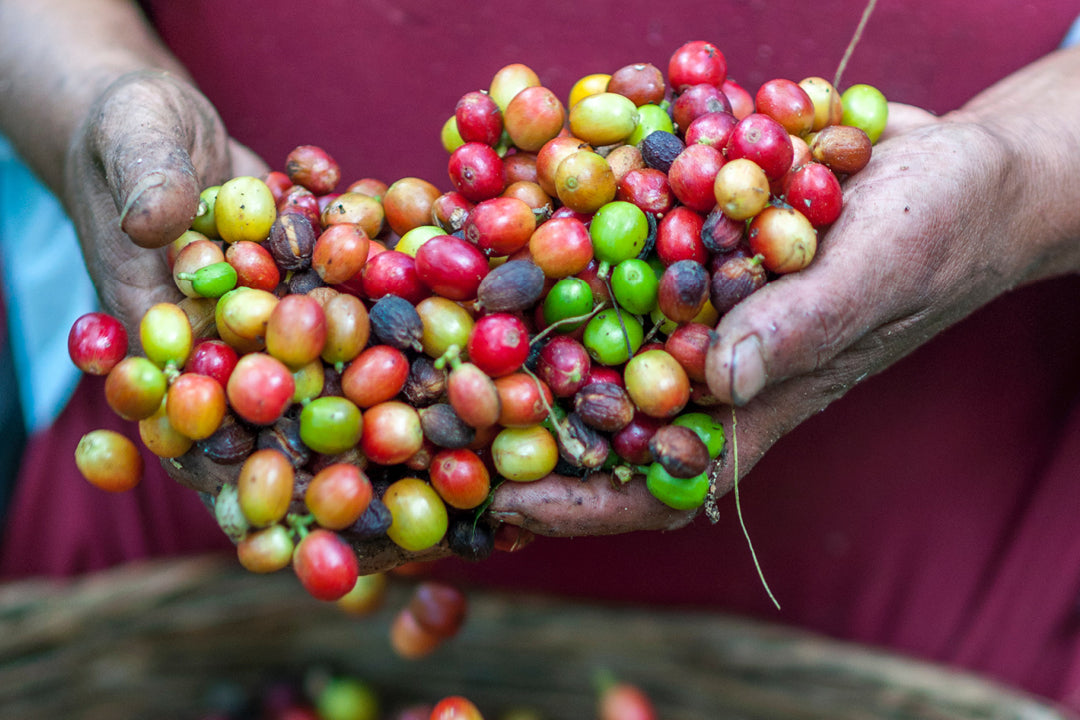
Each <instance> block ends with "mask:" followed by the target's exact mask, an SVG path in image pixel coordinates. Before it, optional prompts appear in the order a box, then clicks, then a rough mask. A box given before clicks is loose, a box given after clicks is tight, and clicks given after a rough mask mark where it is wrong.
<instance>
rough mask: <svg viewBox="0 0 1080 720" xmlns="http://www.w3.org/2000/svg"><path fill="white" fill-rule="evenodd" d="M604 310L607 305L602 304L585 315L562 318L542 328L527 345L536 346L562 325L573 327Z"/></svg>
mask: <svg viewBox="0 0 1080 720" xmlns="http://www.w3.org/2000/svg"><path fill="white" fill-rule="evenodd" d="M605 308H607V303H606V302H602V303H599V304H598V305H597V306H596V307H594V308H593V309H592V310H590V311H589V312H587V313H585V314H584V315H575V316H573V317H565V318H562V319H561V320H556V321H555V322H553V323H551V324H550V325H548V326H547V327H546V328H544V329H543V330H541V331H540V332H538V333H536V335H534V336H533V338H532V340H530V341H529V345H536V344H537V343H539V342H540V341H541V340H543V339H544V338H545V337H547V336H548V335H550V334H551V333H552V332H554V331H555V330H557V329H558V328H560V327H562V326H563V325H573V324H575V323H582V322H585V321H586V320H591V319H592V318H593V316H594V315H596V314H597V313H599V312H600V311H601V310H604V309H605Z"/></svg>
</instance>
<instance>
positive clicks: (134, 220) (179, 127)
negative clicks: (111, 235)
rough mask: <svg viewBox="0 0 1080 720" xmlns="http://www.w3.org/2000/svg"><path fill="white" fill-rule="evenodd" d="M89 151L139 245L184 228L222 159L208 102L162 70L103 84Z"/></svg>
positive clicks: (222, 169) (223, 147)
mask: <svg viewBox="0 0 1080 720" xmlns="http://www.w3.org/2000/svg"><path fill="white" fill-rule="evenodd" d="M90 150H91V154H92V156H93V158H94V160H95V161H96V163H97V164H98V166H99V167H101V168H102V169H103V170H104V174H105V179H106V182H107V183H108V186H109V191H110V193H111V194H112V199H113V202H114V203H115V205H116V212H117V214H118V216H119V224H120V229H121V230H122V231H123V232H124V233H125V234H127V235H128V237H130V238H131V240H132V241H133V242H134V243H135V244H136V245H139V246H140V247H144V248H154V247H162V246H164V245H167V244H168V243H170V242H172V241H173V240H175V239H176V238H177V237H179V236H180V235H181V234H182V233H183V232H184V231H185V230H187V229H188V227H190V225H191V221H192V219H193V218H194V217H195V214H196V211H197V210H198V205H199V192H200V191H201V189H202V188H203V187H205V186H206V185H208V184H212V183H213V182H217V181H218V180H219V179H220V178H222V177H224V175H225V173H226V171H227V169H228V166H229V155H228V141H227V136H226V134H225V129H224V126H223V124H222V123H221V121H220V119H219V118H218V116H217V113H216V111H215V110H214V108H213V107H212V106H211V105H210V103H209V101H207V100H206V98H205V97H203V96H202V95H201V94H200V93H198V92H197V91H195V90H194V89H193V88H191V87H190V86H189V85H187V84H185V83H183V82H181V81H179V80H177V79H176V78H174V77H172V76H170V75H167V74H165V73H140V74H137V75H135V76H127V77H125V78H124V79H122V80H121V81H119V82H118V83H117V84H116V85H115V86H114V87H113V88H112V89H111V90H110V92H109V93H108V95H107V96H106V98H105V99H104V100H103V102H102V104H101V107H100V112H99V113H98V115H97V118H96V123H95V129H94V132H93V135H92V137H91V148H90Z"/></svg>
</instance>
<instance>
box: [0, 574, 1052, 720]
mask: <svg viewBox="0 0 1080 720" xmlns="http://www.w3.org/2000/svg"><path fill="white" fill-rule="evenodd" d="M410 585H411V583H409V582H407V581H405V580H402V581H400V582H399V581H395V582H392V583H391V587H390V591H389V596H388V598H387V602H386V603H385V605H384V607H383V609H382V610H380V611H378V612H376V613H375V614H373V615H371V616H367V617H362V618H357V617H355V616H349V615H346V614H345V613H343V612H342V611H340V610H339V609H338V608H337V607H336V606H335V605H333V604H327V603H320V602H318V601H315V600H313V599H311V598H310V597H309V596H307V595H306V593H305V592H304V591H303V590H302V589H301V588H300V586H299V584H298V583H297V582H296V581H295V579H294V578H293V576H292V575H291V574H290V573H287V572H282V573H278V574H275V575H271V576H256V575H251V574H249V573H247V572H245V571H243V570H241V569H239V568H238V567H237V566H236V564H235V563H234V562H231V561H229V560H228V559H222V558H195V559H186V560H179V561H167V562H158V563H150V564H140V565H132V566H128V567H124V568H121V569H117V570H112V571H108V572H105V573H101V574H96V575H92V576H88V577H85V578H81V579H78V580H75V581H70V582H64V583H58V582H43V581H34V582H28V583H20V584H13V585H8V586H6V587H3V588H0V717H2V718H4V719H5V720H6V719H8V718H11V719H13V720H14V719H16V718H17V719H18V720H38V719H39V718H40V719H41V720H46V719H48V720H57V719H59V718H63V719H65V720H69V719H71V718H87V719H92V720H96V719H98V718H100V719H101V720H105V719H108V720H120V719H124V718H155V719H156V720H161V719H169V718H178V719H179V718H185V719H187V718H198V717H199V716H200V713H202V712H205V710H206V709H207V705H206V703H207V697H208V694H209V693H211V692H212V691H213V690H214V688H215V687H218V688H220V686H221V684H222V683H223V682H228V683H232V684H234V685H235V686H236V687H243V688H246V689H255V688H258V687H259V686H260V685H261V684H262V683H265V682H266V681H267V680H268V679H269V678H273V677H279V676H281V675H283V674H289V673H293V674H297V673H300V672H302V671H303V670H304V669H305V668H311V667H317V666H320V665H329V666H331V667H335V668H338V669H342V670H346V671H348V672H351V673H355V674H356V675H357V676H359V677H362V678H364V679H366V680H367V681H369V682H370V683H371V684H372V685H373V686H374V687H375V688H376V690H377V691H378V693H379V694H380V697H381V698H382V699H383V702H384V705H385V706H386V707H388V708H389V707H392V706H393V705H394V704H395V703H397V704H398V705H399V706H400V705H401V704H403V703H408V702H412V703H415V702H424V701H426V702H433V701H435V700H437V699H439V698H441V697H444V696H446V695H450V694H464V695H466V696H468V697H470V698H471V699H472V700H473V701H474V702H476V704H477V705H478V706H479V707H480V709H481V710H482V711H483V712H484V714H485V717H486V718H488V719H489V720H497V719H498V718H499V716H500V714H502V713H503V712H504V711H506V710H507V709H509V708H512V707H529V708H533V709H535V710H537V711H539V712H540V714H541V716H542V717H543V718H545V719H546V720H558V719H562V718H565V719H566V720H590V718H593V717H595V711H594V707H595V699H596V695H595V690H594V685H593V680H594V678H595V675H596V672H597V671H598V669H600V668H604V669H607V670H610V671H611V672H613V673H614V674H615V675H616V676H617V677H620V678H622V679H626V680H629V681H631V682H634V683H636V684H638V685H639V686H641V687H642V688H643V689H644V690H645V691H646V692H647V693H648V694H649V695H650V696H651V697H652V699H653V700H654V701H655V703H656V705H657V707H658V710H659V712H660V717H661V718H664V720H691V719H693V720H722V719H724V718H738V719H740V720H756V719H761V720H764V719H765V718H768V719H769V720H811V719H815V720H816V719H819V718H821V719H824V718H828V719H829V720H844V719H850V720H874V719H877V718H881V719H885V718H889V719H891V720H901V719H906V718H913V719H914V718H918V719H920V720H928V719H929V720H946V719H957V720H959V719H961V718H964V719H968V718H1001V719H1005V718H1017V719H1019V718H1023V719H1024V720H1051V719H1061V720H1064V719H1066V718H1068V719H1069V720H1072V716H1070V715H1068V714H1067V713H1065V712H1064V711H1062V710H1060V709H1056V708H1054V707H1051V706H1050V705H1048V704H1045V703H1043V702H1041V701H1039V700H1037V699H1035V698H1032V697H1028V696H1025V695H1023V694H1020V693H1016V692H1013V691H1010V690H1008V689H1006V688H1003V687H1000V686H998V685H995V684H992V683H989V682H986V681H984V680H981V679H978V678H975V677H972V676H970V675H966V674H961V673H957V672H953V671H950V670H947V669H944V668H942V667H938V666H934V665H929V664H924V663H919V662H913V661H911V660H909V659H906V658H900V657H896V656H890V655H886V654H883V653H879V652H873V651H870V650H867V649H864V648H860V647H855V646H852V645H848V644H843V643H838V642H833V641H829V640H825V639H822V638H821V637H818V636H815V635H809V634H804V633H801V632H796V631H792V630H790V629H786V628H780V627H776V626H772V625H767V624H760V623H754V622H747V621H745V620H742V619H734V618H729V617H722V616H721V617H718V616H714V615H698V614H689V613H662V612H656V611H651V610H650V611H645V610H640V609H628V608H622V607H608V606H596V605H589V604H580V603H576V604H570V603H559V602H554V601H551V600H545V599H541V598H534V597H518V596H514V597H508V596H502V595H495V594H486V593H482V592H477V591H473V592H471V593H470V594H469V598H470V606H469V607H470V610H469V618H468V620H467V622H466V625H465V627H464V628H463V629H462V631H461V633H460V634H459V635H458V636H457V637H456V638H454V639H453V640H451V641H450V642H448V643H446V644H445V645H443V646H442V647H440V648H439V649H438V650H437V651H436V652H435V653H434V654H433V655H431V656H429V657H427V658H425V659H423V660H404V659H401V658H399V657H397V656H395V655H394V654H393V652H392V651H391V650H390V647H389V640H388V627H389V622H390V619H391V617H392V615H393V613H394V612H396V609H397V608H399V607H401V606H402V605H403V604H404V602H405V601H406V599H407V597H408V594H409V591H410Z"/></svg>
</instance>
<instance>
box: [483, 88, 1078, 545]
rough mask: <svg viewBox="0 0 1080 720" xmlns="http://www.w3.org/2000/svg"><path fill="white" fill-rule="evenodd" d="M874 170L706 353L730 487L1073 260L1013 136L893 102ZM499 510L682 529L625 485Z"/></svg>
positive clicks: (557, 530) (549, 484)
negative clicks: (940, 336) (898, 369)
mask: <svg viewBox="0 0 1080 720" xmlns="http://www.w3.org/2000/svg"><path fill="white" fill-rule="evenodd" d="M890 117H891V120H890V125H889V128H888V130H887V132H886V135H885V136H884V137H883V139H882V140H881V142H879V144H878V145H877V146H876V147H875V149H874V155H873V158H872V160H871V162H870V164H869V165H868V166H867V167H866V168H864V169H863V170H862V171H861V172H859V173H858V174H856V175H854V176H852V177H851V178H849V179H848V181H847V182H846V183H845V185H844V201H845V207H844V211H843V213H842V215H841V218H840V219H839V220H838V221H837V222H836V223H835V224H834V225H833V226H832V227H831V228H830V229H829V230H828V231H827V232H824V233H821V235H820V238H819V251H818V254H817V257H816V258H815V259H814V261H813V263H812V264H811V265H810V266H809V267H808V268H807V269H806V270H803V271H801V272H799V273H796V274H792V275H788V276H785V277H781V278H779V279H776V280H774V281H773V282H771V283H769V284H768V285H766V286H765V287H764V288H763V289H761V290H759V291H758V292H756V293H755V294H754V295H752V296H751V297H749V298H748V299H746V300H745V301H743V302H742V303H741V304H739V305H738V306H736V307H735V308H734V309H733V310H731V311H730V312H729V313H727V314H726V315H725V316H724V317H723V318H722V319H721V321H720V323H719V325H718V327H717V337H716V340H715V341H714V343H713V345H712V346H711V348H710V351H709V356H708V371H707V372H708V380H709V385H710V388H711V390H712V391H713V393H714V394H715V395H716V396H717V397H718V398H720V399H721V400H722V401H723V402H725V403H727V405H725V406H721V407H719V408H714V411H715V413H716V416H717V418H718V420H720V421H721V422H723V423H724V425H725V429H726V432H727V436H728V440H729V443H728V448H727V450H726V452H725V454H724V455H723V456H722V457H721V459H720V461H719V462H718V464H717V467H716V468H715V477H716V481H717V482H716V490H717V492H718V493H724V492H726V491H728V490H729V489H730V488H731V486H732V484H733V482H734V480H735V468H736V463H735V461H734V457H733V453H732V443H731V439H732V438H731V436H732V427H731V423H732V410H731V407H732V406H735V407H736V411H735V412H736V418H737V428H736V431H737V433H738V437H737V447H738V471H739V476H740V477H741V476H743V475H745V474H746V473H747V472H748V471H749V470H750V468H752V467H753V466H754V464H755V463H756V462H757V461H758V460H759V459H760V458H761V457H762V455H763V454H764V453H765V452H766V451H767V450H768V449H769V448H770V447H771V446H772V445H773V444H774V443H775V442H776V441H777V440H778V439H779V438H781V437H783V435H784V434H786V433H787V432H789V431H791V430H792V429H793V428H794V427H796V426H797V425H798V424H799V423H801V422H802V421H803V420H805V419H806V418H808V417H810V416H811V415H813V414H815V413H818V412H820V411H822V410H823V409H824V408H825V407H826V406H828V405H829V403H831V402H832V401H834V400H836V399H837V398H839V397H841V396H842V395H844V394H845V393H846V392H847V391H848V390H850V389H851V388H852V387H853V386H854V385H856V384H857V383H859V382H860V381H862V380H864V379H865V378H868V377H870V376H872V375H874V374H875V373H878V372H880V371H881V370H883V369H885V368H886V367H888V366H889V365H891V364H892V363H894V362H896V361H897V360H899V359H900V358H902V357H904V356H905V355H907V354H908V353H910V352H911V351H913V350H914V349H916V348H917V347H919V346H920V345H922V344H923V343H925V342H926V341H927V340H929V339H930V338H932V337H933V336H934V335H935V334H937V333H938V332H940V331H941V330H943V329H945V328H946V327H948V326H949V325H951V324H953V323H955V322H957V321H958V320H960V319H962V318H963V317H965V316H967V315H968V314H969V313H971V312H972V311H974V310H975V309H977V308H979V307H980V306H982V305H984V304H985V303H987V302H989V301H990V300H992V299H993V298H995V297H997V296H998V295H1000V294H1002V293H1004V292H1006V291H1007V290H1009V289H1010V288H1012V287H1015V286H1017V285H1018V284H1021V283H1023V282H1028V281H1031V280H1034V279H1037V278H1039V277H1043V276H1045V275H1046V274H1048V273H1049V272H1051V271H1052V270H1051V269H1052V268H1054V267H1059V266H1067V264H1065V263H1062V262H1060V258H1059V257H1057V255H1056V253H1059V252H1060V250H1059V246H1060V244H1061V242H1060V241H1061V240H1063V239H1064V238H1063V237H1060V236H1058V235H1055V233H1053V232H1052V231H1049V232H1047V229H1046V228H1043V227H1032V226H1031V224H1030V223H1027V224H1025V221H1024V219H1023V218H1025V217H1030V215H1029V214H1028V215H1025V214H1024V213H1023V212H1021V207H1020V204H1021V203H1023V202H1025V198H1026V197H1027V195H1026V194H1025V192H1024V188H1023V187H1022V184H1023V183H1024V177H1025V175H1024V173H1023V171H1022V170H1021V169H1020V163H1019V162H1018V159H1017V157H1016V155H1015V152H1014V149H1013V148H1011V147H1010V146H1008V145H1007V144H1006V143H1004V142H1002V139H1001V137H1000V136H998V135H996V134H995V133H993V132H991V131H988V130H987V129H985V128H984V127H981V126H979V125H976V124H974V123H969V122H965V121H964V118H963V117H961V116H956V117H953V118H946V119H939V118H936V117H934V116H931V115H929V114H928V113H925V112H923V111H921V110H918V109H916V108H912V107H907V106H899V105H894V106H893V107H892V108H891V111H890ZM493 511H494V512H495V513H496V514H497V515H498V516H499V517H501V518H502V519H504V520H505V521H507V522H511V523H515V524H521V525H523V526H525V527H528V528H530V529H532V530H534V531H535V532H537V533H541V534H552V535H577V534H606V533H616V532H625V531H628V530H633V529H649V528H662V527H677V526H679V525H681V524H684V523H685V522H688V521H689V520H690V518H691V516H692V514H687V513H677V512H675V511H671V510H667V509H666V508H664V507H663V506H662V505H660V504H659V503H658V502H656V501H655V500H653V499H652V498H651V497H650V496H649V494H648V492H647V491H645V489H644V487H643V485H642V484H641V483H640V482H638V481H637V480H635V481H633V482H632V483H631V484H630V485H628V486H626V487H619V488H615V487H614V486H613V485H611V483H610V482H608V481H607V480H606V479H605V478H597V479H595V480H593V481H590V482H588V483H585V484H582V483H581V481H579V480H577V479H574V478H555V477H552V478H547V479H545V480H544V481H542V482H541V483H536V484H533V485H531V486H514V485H510V484H505V485H504V486H503V487H502V489H500V491H499V493H498V494H497V496H496V500H495V503H494V505H493Z"/></svg>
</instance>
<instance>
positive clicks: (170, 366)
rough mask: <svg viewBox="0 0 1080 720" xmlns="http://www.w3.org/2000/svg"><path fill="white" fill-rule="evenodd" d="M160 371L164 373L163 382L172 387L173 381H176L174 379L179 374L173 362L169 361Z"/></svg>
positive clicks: (178, 369)
mask: <svg viewBox="0 0 1080 720" xmlns="http://www.w3.org/2000/svg"><path fill="white" fill-rule="evenodd" d="M161 371H162V372H163V373H165V381H166V382H167V383H168V384H169V385H172V384H173V381H174V380H176V378H178V377H180V372H181V371H180V368H179V367H177V366H176V361H175V360H170V361H169V362H167V363H165V367H164V368H162V369H161Z"/></svg>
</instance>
